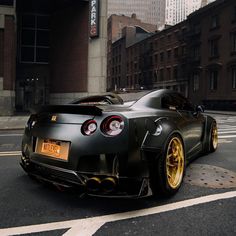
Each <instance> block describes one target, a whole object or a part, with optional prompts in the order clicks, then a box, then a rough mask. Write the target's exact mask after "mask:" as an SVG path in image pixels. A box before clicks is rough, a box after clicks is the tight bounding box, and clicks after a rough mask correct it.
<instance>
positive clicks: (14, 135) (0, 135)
mask: <svg viewBox="0 0 236 236" xmlns="http://www.w3.org/2000/svg"><path fill="white" fill-rule="evenodd" d="M20 136H23V134H0V137H20Z"/></svg>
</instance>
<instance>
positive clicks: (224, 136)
mask: <svg viewBox="0 0 236 236" xmlns="http://www.w3.org/2000/svg"><path fill="white" fill-rule="evenodd" d="M218 138H219V139H222V138H236V135H219V136H218Z"/></svg>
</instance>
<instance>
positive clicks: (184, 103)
mask: <svg viewBox="0 0 236 236" xmlns="http://www.w3.org/2000/svg"><path fill="white" fill-rule="evenodd" d="M173 99H174V101H175V102H176V108H177V109H178V110H182V111H194V106H193V105H192V103H191V102H190V101H189V100H188V99H187V98H185V97H183V96H181V95H180V94H175V95H173Z"/></svg>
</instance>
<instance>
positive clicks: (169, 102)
mask: <svg viewBox="0 0 236 236" xmlns="http://www.w3.org/2000/svg"><path fill="white" fill-rule="evenodd" d="M161 107H162V108H164V109H170V110H174V109H175V108H176V106H175V104H174V102H173V98H172V97H171V96H169V95H165V96H164V97H162V99H161Z"/></svg>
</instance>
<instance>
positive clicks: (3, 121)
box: [0, 110, 236, 130]
mask: <svg viewBox="0 0 236 236" xmlns="http://www.w3.org/2000/svg"><path fill="white" fill-rule="evenodd" d="M204 113H206V114H209V115H230V116H236V111H212V110H206V111H205V112H204ZM28 119H29V115H28V116H25V115H24V116H0V130H22V129H24V127H25V124H26V122H27V120H28Z"/></svg>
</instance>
